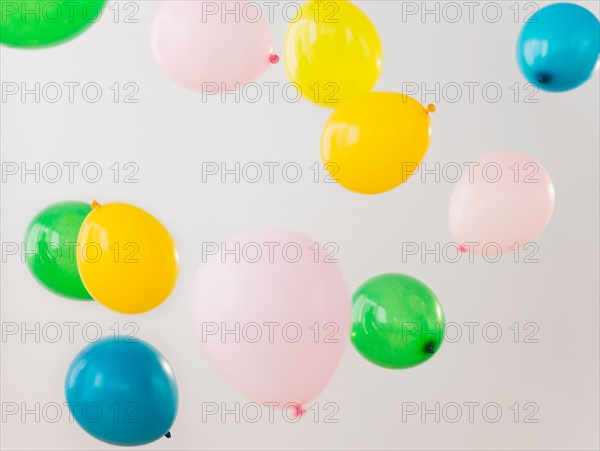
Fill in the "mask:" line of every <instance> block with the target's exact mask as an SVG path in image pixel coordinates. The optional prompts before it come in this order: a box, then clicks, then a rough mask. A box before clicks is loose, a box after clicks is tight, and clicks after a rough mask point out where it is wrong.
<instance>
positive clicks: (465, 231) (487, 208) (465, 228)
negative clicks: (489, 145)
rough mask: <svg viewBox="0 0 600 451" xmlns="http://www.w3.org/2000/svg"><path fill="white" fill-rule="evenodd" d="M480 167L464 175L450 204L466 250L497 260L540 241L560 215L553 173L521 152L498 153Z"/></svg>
mask: <svg viewBox="0 0 600 451" xmlns="http://www.w3.org/2000/svg"><path fill="white" fill-rule="evenodd" d="M477 163H478V165H472V166H471V169H465V170H464V171H463V174H462V176H461V179H460V180H459V182H458V183H457V184H456V186H455V187H454V192H453V193H452V199H451V201H450V228H451V229H452V233H453V235H454V239H455V240H456V242H457V243H458V244H459V245H460V246H462V247H461V250H463V251H464V252H467V251H469V252H473V253H475V254H479V255H497V254H498V253H505V252H510V251H514V250H516V249H517V248H519V247H522V246H523V245H525V244H526V243H528V242H531V241H533V240H535V239H536V238H537V236H538V235H539V234H540V233H542V231H543V230H544V228H545V227H546V225H547V224H548V221H549V220H550V217H551V216H552V212H553V210H554V185H553V184H552V180H551V178H550V175H549V174H548V172H547V171H546V170H545V169H544V167H543V166H542V165H541V164H540V163H539V162H538V161H536V160H535V159H533V158H532V157H530V156H529V155H525V154H522V153H519V152H496V153H492V154H489V155H486V156H484V157H482V158H480V159H479V160H477ZM472 243H476V244H472Z"/></svg>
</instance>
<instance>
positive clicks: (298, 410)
mask: <svg viewBox="0 0 600 451" xmlns="http://www.w3.org/2000/svg"><path fill="white" fill-rule="evenodd" d="M305 413H306V410H304V409H303V408H302V406H301V405H300V404H295V405H294V417H295V418H300V417H302V415H304V414H305Z"/></svg>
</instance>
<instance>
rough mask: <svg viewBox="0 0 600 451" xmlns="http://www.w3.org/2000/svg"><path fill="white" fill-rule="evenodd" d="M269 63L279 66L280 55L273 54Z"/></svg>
mask: <svg viewBox="0 0 600 451" xmlns="http://www.w3.org/2000/svg"><path fill="white" fill-rule="evenodd" d="M269 61H270V63H271V64H277V63H278V62H279V55H277V54H276V53H272V54H271V56H269Z"/></svg>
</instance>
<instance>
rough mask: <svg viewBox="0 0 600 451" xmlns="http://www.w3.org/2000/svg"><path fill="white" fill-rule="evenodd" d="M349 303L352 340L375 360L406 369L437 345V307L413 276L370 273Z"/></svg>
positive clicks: (440, 324) (441, 324)
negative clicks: (369, 277)
mask: <svg viewBox="0 0 600 451" xmlns="http://www.w3.org/2000/svg"><path fill="white" fill-rule="evenodd" d="M352 304H353V306H352V344H353V345H354V347H355V348H356V349H357V351H358V352H359V353H360V354H362V355H363V357H365V358H366V359H368V360H370V361H371V362H373V363H375V364H376V365H379V366H382V367H385V368H410V367H411V366H415V365H419V364H420V363H423V362H425V361H426V360H428V359H429V358H430V357H431V356H432V355H433V354H434V353H435V352H436V351H437V350H438V349H439V348H440V346H441V345H442V341H443V339H444V328H445V326H446V322H445V320H444V312H443V310H442V306H441V305H440V303H439V301H438V299H437V297H436V296H435V294H433V292H432V291H431V290H430V289H429V288H428V287H427V285H425V284H424V283H422V282H420V281H418V280H417V279H415V278H413V277H410V276H405V275H402V274H384V275H380V276H377V277H373V278H372V279H369V280H368V281H366V282H365V283H364V284H362V285H361V286H360V287H359V288H358V289H357V290H356V292H355V293H354V296H353V297H352Z"/></svg>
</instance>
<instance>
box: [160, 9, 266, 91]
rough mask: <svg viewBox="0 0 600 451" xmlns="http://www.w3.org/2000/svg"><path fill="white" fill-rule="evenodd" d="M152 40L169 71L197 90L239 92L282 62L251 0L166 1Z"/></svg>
mask: <svg viewBox="0 0 600 451" xmlns="http://www.w3.org/2000/svg"><path fill="white" fill-rule="evenodd" d="M258 13H260V14H261V15H257V14H258ZM151 40H152V50H153V52H154V56H155V58H156V60H157V61H158V63H159V65H160V66H161V68H162V69H163V71H164V72H165V73H166V74H167V75H168V76H169V77H170V78H172V79H173V80H174V81H175V82H177V83H179V84H181V85H183V86H185V87H186V88H189V89H192V90H194V91H202V92H204V91H205V92H219V91H233V90H236V89H239V88H240V87H242V86H244V85H245V84H247V83H248V82H250V81H252V80H254V79H256V78H258V77H259V76H260V75H261V74H262V73H263V72H264V71H265V70H266V69H267V67H268V66H269V64H270V63H271V61H272V62H277V60H278V57H277V56H276V55H274V54H273V36H272V35H271V31H270V29H269V26H268V25H267V23H266V22H265V20H264V18H263V17H262V13H261V11H260V7H259V6H258V4H257V3H255V2H248V1H246V0H235V1H234V0H228V1H221V2H216V1H206V0H167V1H164V2H163V3H162V5H161V6H160V7H159V9H158V11H157V12H156V16H155V17H154V23H153V26H152V37H151Z"/></svg>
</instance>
